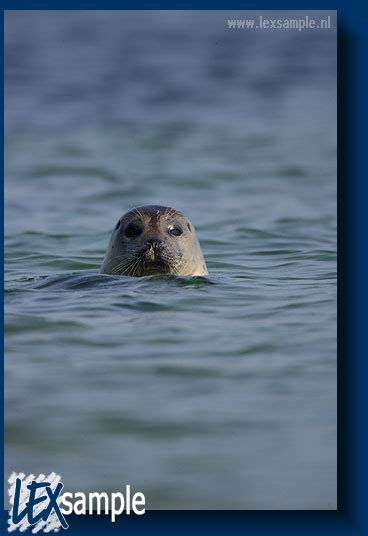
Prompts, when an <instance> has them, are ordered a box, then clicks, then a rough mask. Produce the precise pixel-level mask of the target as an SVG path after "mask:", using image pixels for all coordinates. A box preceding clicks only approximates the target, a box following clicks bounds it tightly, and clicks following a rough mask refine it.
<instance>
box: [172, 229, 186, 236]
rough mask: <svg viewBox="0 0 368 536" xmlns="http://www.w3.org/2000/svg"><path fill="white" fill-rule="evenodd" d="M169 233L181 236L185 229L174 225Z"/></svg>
mask: <svg viewBox="0 0 368 536" xmlns="http://www.w3.org/2000/svg"><path fill="white" fill-rule="evenodd" d="M169 233H170V234H171V235H173V236H180V235H181V234H183V231H182V230H181V229H179V228H178V227H172V228H171V229H169Z"/></svg>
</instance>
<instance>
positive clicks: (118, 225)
mask: <svg viewBox="0 0 368 536" xmlns="http://www.w3.org/2000/svg"><path fill="white" fill-rule="evenodd" d="M119 227H120V220H119V221H118V223H117V224H116V225H115V230H116V229H119Z"/></svg>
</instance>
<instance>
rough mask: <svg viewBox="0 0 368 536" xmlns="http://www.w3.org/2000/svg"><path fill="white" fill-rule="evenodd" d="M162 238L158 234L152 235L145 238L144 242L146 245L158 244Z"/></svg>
mask: <svg viewBox="0 0 368 536" xmlns="http://www.w3.org/2000/svg"><path fill="white" fill-rule="evenodd" d="M162 243H163V242H162V240H161V238H159V237H158V236H152V237H151V238H149V239H148V240H146V244H147V246H153V247H155V246H160V245H161V244H162Z"/></svg>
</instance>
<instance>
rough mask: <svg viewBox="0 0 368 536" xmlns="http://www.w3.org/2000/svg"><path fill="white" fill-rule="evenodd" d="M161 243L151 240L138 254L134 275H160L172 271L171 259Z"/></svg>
mask: <svg viewBox="0 0 368 536" xmlns="http://www.w3.org/2000/svg"><path fill="white" fill-rule="evenodd" d="M170 260H171V258H170V257H169V256H168V253H167V251H166V249H165V247H163V246H162V245H161V244H159V243H156V242H153V243H152V244H149V245H148V246H147V247H145V248H144V249H143V250H141V252H140V253H139V255H138V266H137V268H136V273H135V274H134V275H138V276H144V275H160V274H169V273H171V271H172V260H171V262H170Z"/></svg>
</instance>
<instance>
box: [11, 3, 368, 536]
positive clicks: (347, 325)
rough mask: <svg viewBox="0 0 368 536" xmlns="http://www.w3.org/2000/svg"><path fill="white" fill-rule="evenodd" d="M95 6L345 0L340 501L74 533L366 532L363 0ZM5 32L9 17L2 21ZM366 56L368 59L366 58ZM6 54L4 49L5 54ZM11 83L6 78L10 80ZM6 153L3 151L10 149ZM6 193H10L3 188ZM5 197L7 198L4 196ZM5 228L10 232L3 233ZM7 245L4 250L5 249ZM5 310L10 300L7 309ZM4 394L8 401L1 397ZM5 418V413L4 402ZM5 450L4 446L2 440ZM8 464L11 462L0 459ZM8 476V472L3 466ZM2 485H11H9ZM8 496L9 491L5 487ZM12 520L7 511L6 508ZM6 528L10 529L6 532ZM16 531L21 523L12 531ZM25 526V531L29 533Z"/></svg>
mask: <svg viewBox="0 0 368 536" xmlns="http://www.w3.org/2000/svg"><path fill="white" fill-rule="evenodd" d="M87 7H88V9H219V10H220V9H225V10H227V11H229V10H237V9H239V10H243V9H257V10H259V9H269V10H271V9H278V10H282V9H305V10H312V9H317V10H318V9H321V8H323V10H329V9H330V10H332V9H338V78H339V87H338V106H339V114H338V146H339V158H338V161H339V166H338V169H339V171H338V274H339V277H338V391H339V403H338V415H339V417H338V471H339V477H338V510H337V512H322V511H321V512H269V511H259V512H249V511H244V512H239V511H233V512H231V511H222V512H215V511H214V512H212V511H211V512H210V511H207V512H205V511H202V512H200V511H196V512H193V511H181V512H179V511H177V512H174V511H171V512H164V511H155V512H147V513H146V514H145V515H144V516H141V517H138V516H134V517H130V518H128V517H125V518H124V519H119V520H118V521H117V522H116V523H115V524H111V523H110V520H109V518H105V517H104V516H98V517H97V516H86V517H84V518H80V517H77V516H75V515H73V516H68V522H69V524H70V528H69V529H68V531H67V532H66V533H65V534H66V535H72V536H74V535H79V534H83V535H84V534H94V533H96V534H102V533H108V534H118V533H119V534H120V533H123V534H156V533H157V534H160V535H166V534H167V535H169V534H170V536H171V535H172V534H179V535H181V534H183V535H184V534H185V535H187V534H188V533H201V534H223V533H226V534H238V533H239V534H240V533H242V534H257V535H259V534H268V535H274V534H283V535H289V534H290V535H291V534H292V535H307V534H308V535H309V534H312V533H313V534H314V535H318V534H324V535H325V534H326V535H329V534H331V535H339V534H344V535H350V534H354V535H362V536H363V534H368V523H367V516H366V504H367V499H366V497H367V491H368V490H367V487H366V481H367V461H366V453H367V452H368V448H367V446H368V445H367V434H366V430H365V422H366V419H364V417H365V408H366V407H368V404H367V395H366V382H367V380H366V378H368V375H367V359H368V349H367V340H366V337H365V332H366V330H367V323H366V322H365V318H364V305H365V303H367V302H368V296H367V283H366V274H367V273H368V269H367V268H368V266H367V247H368V241H367V232H366V229H367V221H366V214H367V208H366V205H367V200H368V195H367V189H368V188H367V183H368V173H367V165H366V159H365V152H366V150H367V149H366V146H367V136H366V133H365V132H364V126H365V125H366V124H367V122H368V121H367V106H366V102H365V98H366V96H367V95H368V84H367V67H366V63H367V61H366V57H364V52H366V51H368V27H367V22H368V18H367V17H364V7H363V5H362V4H361V3H360V4H359V3H358V2H352V1H350V2H348V1H346V0H345V1H342V0H339V1H335V2H332V1H325V2H324V3H323V5H321V4H320V3H319V2H316V1H312V2H308V3H307V5H306V3H305V2H303V3H302V4H300V5H299V4H296V3H294V2H290V1H283V2H276V1H270V0H269V1H266V2H263V3H262V5H261V6H260V5H259V3H258V2H254V1H253V2H240V1H232V2H231V3H230V4H228V5H226V6H225V5H224V3H221V2H211V3H210V2H203V0H202V1H201V0H200V1H199V2H194V1H193V0H192V1H189V2H169V1H168V0H166V1H163V0H161V1H160V2H158V3H154V2H149V1H140V2H133V1H130V2H111V1H106V2H104V3H102V2H96V1H94V2H93V1H91V2H89V3H88V6H87ZM85 8H86V4H85V2H78V1H73V2H72V1H70V0H69V1H63V2H59V1H55V2H52V4H51V2H46V1H42V0H39V1H32V2H25V1H19V0H18V1H17V0H13V1H6V2H4V3H3V10H4V9H5V10H6V9H9V10H17V9H22V10H29V9H32V10H34V9H40V10H42V9H61V10H65V9H73V10H75V9H81V10H83V9H85ZM1 31H2V32H3V25H2V28H1ZM364 60H365V61H364ZM2 61H3V58H2ZM2 87H3V86H2ZM2 155H3V153H2ZM2 195H3V193H2ZM2 206H3V203H2ZM2 236H3V234H2ZM2 251H3V250H2ZM2 313H3V310H2ZM2 403H3V402H2ZM2 418H3V425H4V414H3V412H2ZM2 451H3V454H4V449H3V444H2ZM2 473H3V467H2ZM2 476H3V477H4V475H3V474H2ZM1 493H3V487H2V488H1ZM2 498H3V497H2ZM2 514H3V516H2V527H3V528H4V529H5V527H6V521H7V513H6V512H4V511H3V510H2ZM3 533H4V534H6V532H5V530H4V532H3ZM13 534H15V533H13ZM23 534H24V533H23Z"/></svg>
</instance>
